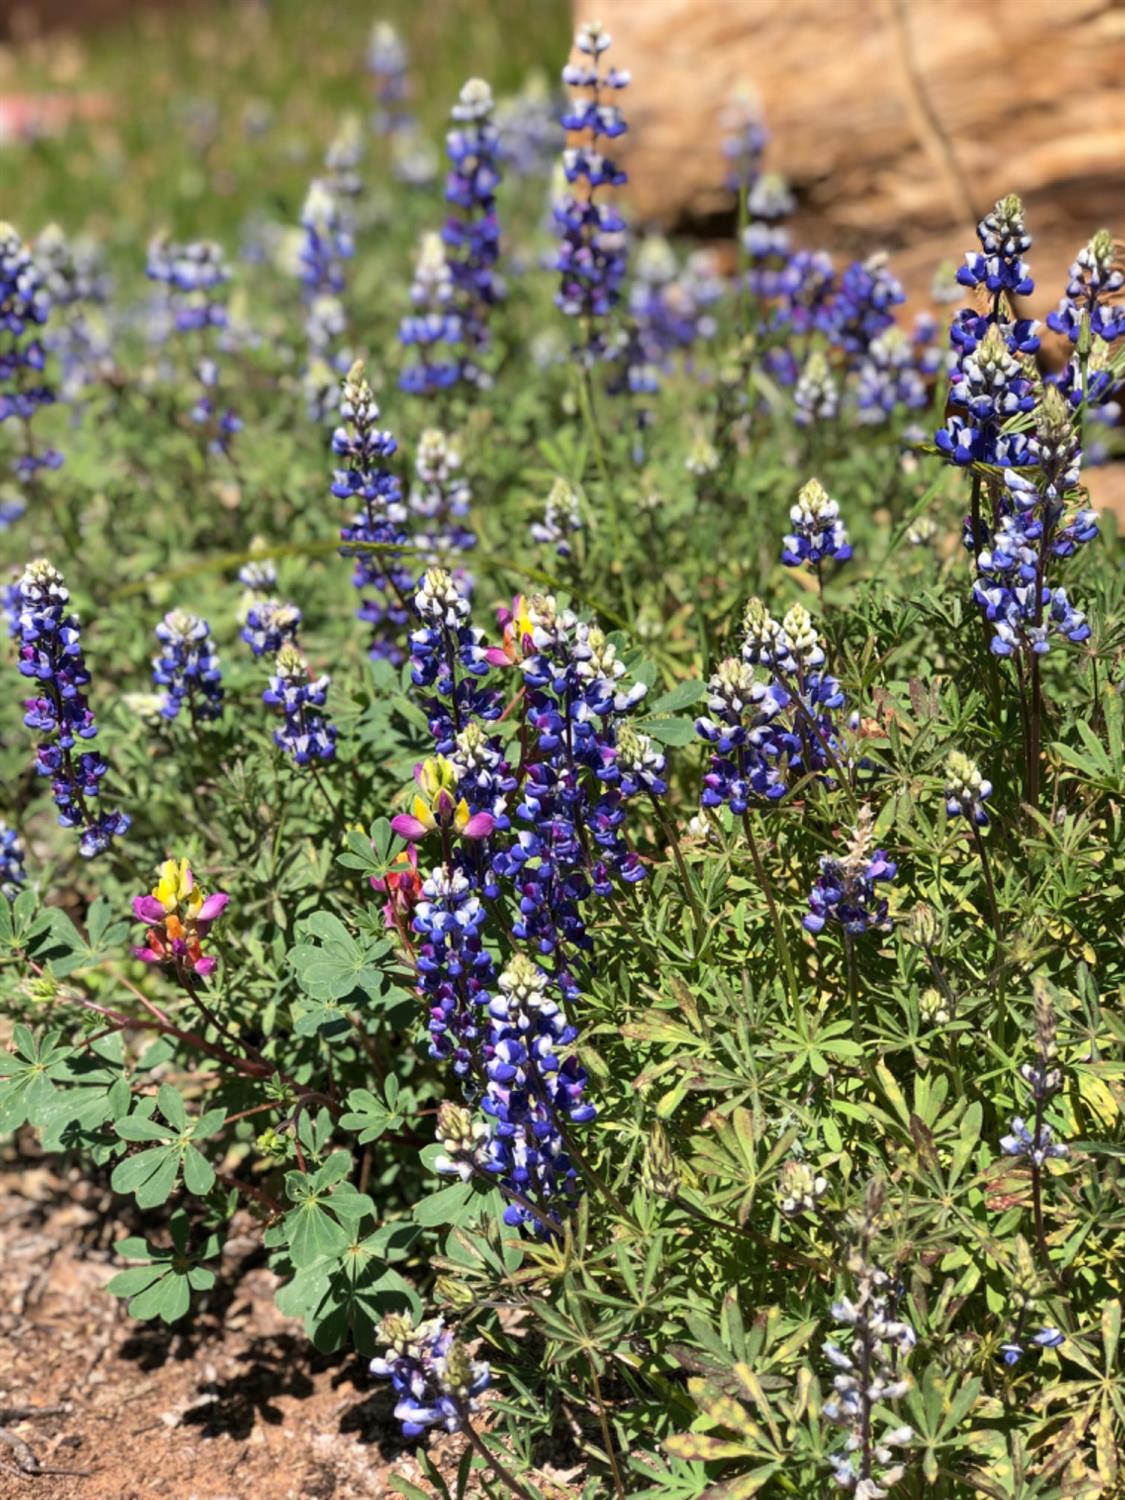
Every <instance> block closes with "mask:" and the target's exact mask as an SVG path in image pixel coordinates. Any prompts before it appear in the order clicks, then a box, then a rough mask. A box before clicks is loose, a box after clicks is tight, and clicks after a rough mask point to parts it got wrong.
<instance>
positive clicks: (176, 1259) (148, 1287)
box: [107, 1212, 219, 1323]
mask: <svg viewBox="0 0 1125 1500" xmlns="http://www.w3.org/2000/svg"><path fill="white" fill-rule="evenodd" d="M169 1231H170V1233H171V1237H172V1244H171V1246H169V1247H167V1248H164V1247H162V1246H158V1245H156V1244H154V1243H153V1242H152V1241H150V1240H144V1239H139V1238H136V1237H132V1238H130V1239H126V1240H121V1241H120V1242H119V1243H118V1245H117V1253H118V1255H120V1256H121V1258H122V1259H123V1260H139V1261H142V1262H143V1264H142V1265H139V1266H133V1267H132V1268H131V1269H129V1270H127V1271H119V1272H118V1274H117V1275H116V1276H114V1277H113V1279H112V1280H111V1281H110V1282H109V1283H108V1286H107V1290H108V1291H110V1292H111V1293H112V1294H113V1295H114V1296H115V1297H121V1298H124V1299H126V1300H128V1302H129V1312H130V1315H131V1316H132V1317H134V1318H138V1319H140V1320H141V1321H146V1320H148V1319H151V1318H160V1319H161V1320H162V1321H163V1322H165V1323H174V1322H176V1321H177V1319H179V1318H182V1317H183V1316H184V1314H185V1313H186V1312H187V1311H188V1308H189V1307H190V1305H191V1294H192V1292H193V1291H196V1292H202V1291H207V1290H209V1289H210V1288H211V1287H212V1286H214V1284H215V1273H214V1272H213V1271H212V1270H210V1269H209V1268H208V1267H206V1266H204V1265H202V1264H201V1262H202V1261H206V1260H211V1259H213V1258H214V1257H215V1255H217V1254H218V1250H219V1237H218V1235H216V1234H211V1235H208V1236H206V1237H205V1238H204V1240H203V1241H202V1242H201V1243H200V1244H199V1245H198V1247H197V1248H196V1249H195V1250H194V1251H189V1248H188V1244H189V1237H190V1225H189V1221H188V1218H187V1215H186V1214H184V1213H182V1212H181V1213H175V1214H173V1215H172V1217H171V1220H170V1221H169Z"/></svg>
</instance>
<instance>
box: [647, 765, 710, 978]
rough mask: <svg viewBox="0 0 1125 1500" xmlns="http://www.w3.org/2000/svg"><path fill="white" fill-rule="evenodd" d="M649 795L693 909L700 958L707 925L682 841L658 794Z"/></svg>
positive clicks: (697, 954) (685, 893) (697, 950)
mask: <svg viewBox="0 0 1125 1500" xmlns="http://www.w3.org/2000/svg"><path fill="white" fill-rule="evenodd" d="M648 795H649V798H650V800H651V801H652V806H653V809H654V811H655V812H656V818H657V822H658V823H659V824H660V826H661V829H662V830H663V833H664V837H665V839H666V840H667V842H668V847H669V849H670V850H671V851H672V858H673V859H674V860H675V861H676V869H677V870H678V871H679V874H680V884H681V885H682V886H683V888H684V895H685V896H686V897H687V899H688V904H689V905H690V907H691V911H692V917H693V918H694V921H695V941H696V952H695V956H696V957H697V958H698V957H699V956H700V954H701V953H702V952H703V943H704V940H705V937H706V932H707V925H706V921H705V919H704V916H703V910H702V908H701V907H700V905H699V899H698V897H697V896H696V894H695V887H694V885H693V884H692V881H691V876H690V875H689V873H688V867H687V864H686V862H685V860H684V855H683V850H682V849H681V848H680V839H679V835H678V834H677V832H676V827H675V824H674V823H673V822H672V820H671V818H670V817H669V816H668V812H667V809H666V808H665V807H664V805H663V803H662V802H661V801H660V800H659V798H658V797H657V796H656V794H655V793H654V792H649V794H648Z"/></svg>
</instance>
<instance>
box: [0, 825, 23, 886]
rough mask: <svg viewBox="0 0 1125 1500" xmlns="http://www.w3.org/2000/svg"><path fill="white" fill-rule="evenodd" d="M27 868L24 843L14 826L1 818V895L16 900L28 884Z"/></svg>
mask: <svg viewBox="0 0 1125 1500" xmlns="http://www.w3.org/2000/svg"><path fill="white" fill-rule="evenodd" d="M26 881H27V870H26V869H25V867H24V855H23V845H22V844H21V843H20V836H19V834H18V833H17V832H16V830H15V829H14V828H9V827H8V824H7V823H6V822H5V821H4V819H3V818H0V896H6V897H7V899H8V900H9V901H14V900H15V899H16V897H17V896H18V895H19V891H20V887H21V886H22V885H24V884H26Z"/></svg>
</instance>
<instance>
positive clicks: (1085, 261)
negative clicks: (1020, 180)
mask: <svg viewBox="0 0 1125 1500" xmlns="http://www.w3.org/2000/svg"><path fill="white" fill-rule="evenodd" d="M1123 286H1125V270H1123V269H1122V266H1121V264H1120V262H1119V259H1118V254H1117V247H1116V246H1115V244H1114V241H1113V236H1112V235H1111V234H1110V233H1109V231H1108V230H1107V229H1099V230H1098V232H1097V234H1095V235H1094V237H1093V238H1092V239H1091V240H1090V242H1089V244H1088V245H1086V246H1084V247H1083V248H1082V249H1081V250H1080V251H1079V252H1078V255H1077V257H1076V258H1075V260H1074V263H1073V265H1072V266H1071V268H1070V277H1069V280H1068V282H1067V287H1066V294H1065V296H1064V297H1063V298H1062V300H1061V302H1060V303H1059V305H1058V308H1057V310H1056V311H1055V312H1053V313H1050V314H1048V317H1047V326H1048V328H1051V329H1053V330H1054V331H1055V332H1056V333H1061V334H1063V335H1064V337H1066V338H1067V339H1069V340H1070V342H1071V343H1072V344H1075V345H1077V349H1076V351H1075V353H1074V354H1072V355H1071V357H1070V359H1069V360H1068V361H1067V363H1066V366H1065V367H1064V369H1063V370H1062V371H1061V372H1060V373H1059V374H1058V375H1055V376H1052V377H1051V379H1052V380H1053V382H1054V383H1055V384H1056V385H1058V387H1059V389H1060V390H1061V391H1062V392H1063V393H1064V395H1065V396H1066V397H1067V400H1068V401H1069V402H1070V404H1071V405H1072V406H1075V407H1078V406H1081V405H1082V404H1083V403H1085V406H1086V409H1087V412H1088V413H1090V414H1091V415H1093V414H1095V413H1102V412H1104V413H1107V414H1110V413H1113V412H1114V410H1115V408H1114V405H1113V402H1112V398H1113V396H1114V393H1115V391H1116V390H1117V389H1118V387H1119V386H1120V384H1121V375H1120V372H1119V371H1117V370H1115V368H1114V365H1113V359H1112V356H1113V350H1112V349H1111V345H1113V344H1115V343H1117V341H1118V340H1119V339H1121V338H1122V337H1123V336H1125V308H1123V306H1122V302H1121V297H1120V293H1121V289H1122V287H1123ZM1088 461H1089V459H1088Z"/></svg>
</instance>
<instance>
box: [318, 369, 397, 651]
mask: <svg viewBox="0 0 1125 1500" xmlns="http://www.w3.org/2000/svg"><path fill="white" fill-rule="evenodd" d="M340 417H341V419H342V420H341V422H340V425H339V426H338V427H337V428H336V430H335V432H334V433H333V434H332V451H333V453H334V454H335V455H336V458H337V461H338V464H339V467H338V468H337V469H336V471H335V474H334V477H333V481H332V493H333V495H335V496H336V498H337V499H339V500H352V501H356V502H358V503H359V505H360V507H361V508H360V509H359V510H358V511H357V512H356V514H355V517H354V519H353V520H352V522H351V524H350V525H348V526H344V527H342V528H341V530H340V540H341V541H342V542H343V543H344V546H343V547H341V549H340V550H341V552H342V553H343V555H344V556H345V557H347V556H355V559H356V565H355V572H354V574H353V575H352V583H353V584H354V586H355V587H356V588H357V589H360V590H361V591H363V592H364V593H365V594H366V597H365V598H364V599H363V601H362V603H361V604H360V607H359V610H358V612H357V613H358V616H359V618H360V619H361V620H366V621H367V622H368V623H369V624H370V625H371V646H370V652H371V655H372V656H374V657H382V658H385V659H387V660H389V661H393V662H399V661H401V660H402V657H403V651H402V646H401V644H400V634H401V632H402V631H403V629H404V627H405V625H406V621H407V602H406V601H407V600H408V599H409V596H410V590H411V588H412V586H413V575H412V573H411V572H410V571H409V570H408V569H406V568H404V567H402V566H401V565H396V563H395V561H394V559H393V558H391V557H386V556H381V555H380V554H379V553H377V552H366V553H365V552H358V553H353V552H349V550H348V548H349V544H351V545H354V544H355V543H357V542H360V543H365V544H368V545H370V544H375V545H381V546H396V545H397V546H402V545H403V544H404V543H405V542H406V540H407V534H406V529H405V522H406V514H407V512H406V507H405V506H404V505H403V501H402V487H401V485H400V483H399V481H398V479H397V477H396V476H395V475H394V473H393V472H392V471H391V469H390V467H389V462H390V459H391V458H392V457H393V456H394V454H395V452H396V451H397V448H398V444H397V443H396V442H395V439H394V437H393V436H392V435H391V433H389V432H387V431H386V430H385V429H382V428H380V427H379V426H378V425H377V424H378V421H379V407H378V405H377V403H376V401H375V396H374V393H373V392H372V390H371V387H370V385H369V384H368V382H367V377H366V375H365V374H364V369H363V365H362V363H361V362H360V361H359V360H357V361H356V362H355V364H354V365H353V366H352V368H351V370H350V371H349V373H348V377H347V379H346V380H345V381H344V385H343V400H342V403H341V407H340Z"/></svg>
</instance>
